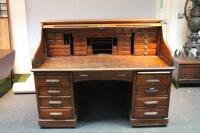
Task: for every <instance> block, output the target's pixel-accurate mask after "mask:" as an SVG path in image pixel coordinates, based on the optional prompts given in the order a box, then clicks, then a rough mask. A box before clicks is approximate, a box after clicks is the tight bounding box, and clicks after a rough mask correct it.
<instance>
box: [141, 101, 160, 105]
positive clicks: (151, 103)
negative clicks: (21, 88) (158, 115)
mask: <svg viewBox="0 0 200 133" xmlns="http://www.w3.org/2000/svg"><path fill="white" fill-rule="evenodd" d="M144 104H145V105H157V104H158V101H145V102H144Z"/></svg>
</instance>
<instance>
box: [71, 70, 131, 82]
mask: <svg viewBox="0 0 200 133" xmlns="http://www.w3.org/2000/svg"><path fill="white" fill-rule="evenodd" d="M73 78H74V81H75V82H78V81H85V80H120V81H128V82H132V80H133V73H132V72H110V71H108V72H105V71H104V72H75V73H73Z"/></svg>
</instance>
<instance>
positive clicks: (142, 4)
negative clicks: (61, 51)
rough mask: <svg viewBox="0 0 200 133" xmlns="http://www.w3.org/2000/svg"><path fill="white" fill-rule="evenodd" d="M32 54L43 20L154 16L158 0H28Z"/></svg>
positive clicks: (29, 37) (29, 36)
mask: <svg viewBox="0 0 200 133" xmlns="http://www.w3.org/2000/svg"><path fill="white" fill-rule="evenodd" d="M26 10H27V25H28V39H29V48H30V53H31V57H33V55H34V53H35V50H36V49H37V47H38V45H39V41H40V29H41V24H40V22H41V21H45V20H63V19H93V18H155V15H156V0H26Z"/></svg>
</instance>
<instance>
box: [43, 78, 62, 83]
mask: <svg viewBox="0 0 200 133" xmlns="http://www.w3.org/2000/svg"><path fill="white" fill-rule="evenodd" d="M46 82H47V83H59V82H60V80H59V79H47V80H46Z"/></svg>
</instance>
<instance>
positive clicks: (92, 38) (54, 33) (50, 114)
mask: <svg viewBox="0 0 200 133" xmlns="http://www.w3.org/2000/svg"><path fill="white" fill-rule="evenodd" d="M160 22H161V21H159V20H132V19H128V20H126V19H119V20H91V21H87V20H78V21H76V20H72V21H63V22H62V21H58V22H43V23H42V24H43V25H42V39H41V40H42V41H41V43H40V46H39V48H38V50H37V52H36V54H35V57H34V60H33V70H32V71H33V72H34V75H35V84H36V90H37V93H36V94H37V103H38V112H39V124H40V126H41V127H75V126H76V123H77V107H78V102H77V101H76V96H77V95H76V91H75V88H74V86H75V85H76V84H77V83H79V82H86V81H116V82H118V81H123V82H128V83H130V85H131V92H130V93H131V94H127V95H128V96H131V97H130V98H129V99H131V105H130V110H131V112H130V123H131V125H132V126H159V125H167V123H168V110H169V100H170V85H171V75H172V70H173V69H174V67H173V65H172V64H173V62H172V57H171V54H170V51H169V49H168V47H167V46H166V44H165V42H164V40H163V38H162V26H161V23H160ZM94 90H95V88H94ZM113 93H115V92H113Z"/></svg>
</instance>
